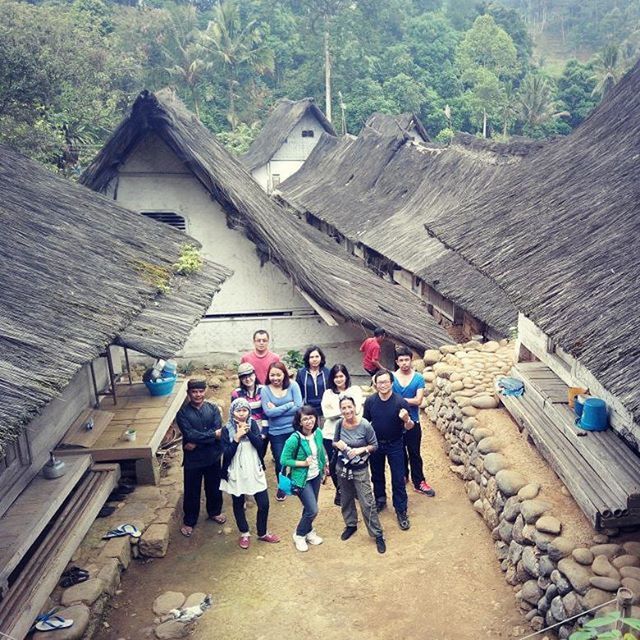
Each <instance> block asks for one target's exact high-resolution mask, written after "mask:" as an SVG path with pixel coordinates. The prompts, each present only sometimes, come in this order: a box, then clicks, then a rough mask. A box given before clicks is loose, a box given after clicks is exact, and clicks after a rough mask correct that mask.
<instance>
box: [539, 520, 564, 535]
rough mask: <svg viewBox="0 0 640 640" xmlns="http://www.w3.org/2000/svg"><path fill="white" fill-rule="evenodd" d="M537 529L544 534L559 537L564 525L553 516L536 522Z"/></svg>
mask: <svg viewBox="0 0 640 640" xmlns="http://www.w3.org/2000/svg"><path fill="white" fill-rule="evenodd" d="M536 529H537V530H538V531H542V533H552V534H554V535H556V536H557V535H558V534H559V533H560V531H561V530H562V523H561V522H560V520H558V518H554V517H553V516H541V517H540V518H538V520H536Z"/></svg>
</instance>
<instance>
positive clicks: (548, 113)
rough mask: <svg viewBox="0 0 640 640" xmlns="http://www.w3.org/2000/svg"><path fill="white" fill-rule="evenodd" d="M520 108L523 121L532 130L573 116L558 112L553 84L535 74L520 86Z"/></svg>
mask: <svg viewBox="0 0 640 640" xmlns="http://www.w3.org/2000/svg"><path fill="white" fill-rule="evenodd" d="M518 106H519V108H520V118H521V120H522V121H523V122H524V123H525V125H528V126H529V127H532V128H533V127H537V126H540V125H542V124H545V123H546V122H548V121H549V120H554V119H556V118H561V117H564V116H568V115H571V114H570V113H569V112H568V111H556V104H555V102H554V100H553V88H552V87H551V84H550V83H549V81H548V80H547V79H546V78H545V77H544V76H541V75H538V74H534V73H532V74H529V75H528V76H527V77H526V78H525V79H524V80H523V82H522V85H521V86H520V93H519V96H518Z"/></svg>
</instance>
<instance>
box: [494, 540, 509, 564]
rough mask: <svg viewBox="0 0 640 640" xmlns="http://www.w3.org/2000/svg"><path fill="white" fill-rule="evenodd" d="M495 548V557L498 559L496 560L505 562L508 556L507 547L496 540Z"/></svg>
mask: <svg viewBox="0 0 640 640" xmlns="http://www.w3.org/2000/svg"><path fill="white" fill-rule="evenodd" d="M495 548H496V557H497V558H498V560H500V561H502V560H505V559H506V558H507V556H508V555H509V545H507V544H505V543H504V542H502V540H498V541H497V542H496V543H495Z"/></svg>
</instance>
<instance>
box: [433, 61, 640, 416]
mask: <svg viewBox="0 0 640 640" xmlns="http://www.w3.org/2000/svg"><path fill="white" fill-rule="evenodd" d="M639 158H640V64H636V66H635V67H634V68H633V69H632V70H631V71H630V72H629V73H628V74H627V76H625V78H624V79H623V80H621V82H620V83H619V85H618V86H617V87H616V88H615V89H614V90H613V92H612V93H611V95H610V96H609V97H608V98H607V99H606V100H605V101H604V102H603V104H601V105H600V107H599V108H598V109H597V110H596V111H595V112H594V113H593V114H592V115H591V116H590V117H589V118H588V119H587V120H586V121H585V122H584V123H583V124H582V125H581V126H580V127H579V128H578V129H577V130H576V131H575V132H574V133H573V134H571V135H570V136H568V137H567V138H564V139H561V140H559V141H556V142H554V143H553V144H550V145H548V146H546V147H545V148H544V149H542V150H541V151H540V152H538V153H536V154H535V155H533V156H532V157H530V158H528V159H527V160H525V161H524V162H522V163H520V164H519V165H514V166H513V167H509V168H508V170H507V171H504V172H502V174H501V175H500V177H499V178H498V179H496V180H495V182H494V183H493V184H492V185H490V186H489V187H488V188H487V189H485V190H483V191H482V192H479V193H478V194H477V195H476V197H475V198H473V199H471V200H469V201H467V202H465V203H464V204H463V205H462V206H460V207H459V208H458V209H457V210H455V211H453V212H449V214H450V215H448V216H444V215H443V216H440V217H438V218H436V219H434V220H432V221H430V223H429V227H430V229H431V230H432V231H433V232H434V233H436V234H437V236H438V237H439V238H441V239H442V240H444V241H445V242H446V243H447V244H448V245H449V246H450V247H452V248H454V249H456V250H457V251H459V252H460V253H461V254H462V255H463V256H465V257H466V258H467V259H469V260H470V261H472V262H473V263H474V264H475V265H476V266H477V267H478V268H479V269H481V270H482V271H483V272H484V273H486V274H487V275H488V276H491V277H492V278H494V279H495V281H496V282H497V283H498V284H499V285H500V286H501V287H503V289H504V290H505V292H506V293H507V294H508V295H509V296H510V297H511V298H512V299H513V301H514V302H515V303H516V305H517V306H518V308H519V309H520V310H521V311H522V312H524V313H525V314H526V315H527V316H528V317H529V318H530V319H531V320H532V321H534V322H535V323H536V324H537V325H538V326H539V327H540V328H542V329H543V330H544V331H545V333H547V334H548V335H550V336H551V337H552V338H553V340H554V341H555V342H556V343H557V344H559V345H560V346H561V347H562V348H563V349H564V350H565V351H567V352H569V353H570V354H572V355H573V356H575V357H577V358H579V359H580V362H581V363H582V364H583V365H584V366H585V367H587V369H589V370H590V371H591V372H592V373H593V374H594V375H595V376H596V377H597V378H598V380H599V381H600V382H601V383H602V384H603V386H604V387H605V388H607V389H608V390H609V391H610V392H612V393H613V394H615V395H616V396H618V397H619V398H620V400H621V401H622V402H623V403H624V404H625V405H626V406H627V407H628V408H629V410H630V411H632V412H633V413H634V415H635V417H636V420H640V393H638V389H637V381H638V380H640V341H639V340H638V335H640V314H639V313H638V309H639V308H640V260H639V259H638V250H639V243H640V211H639V206H640V161H639ZM478 234H481V235H482V237H483V238H484V242H481V243H478V242H474V241H473V239H474V238H475V237H477V236H478Z"/></svg>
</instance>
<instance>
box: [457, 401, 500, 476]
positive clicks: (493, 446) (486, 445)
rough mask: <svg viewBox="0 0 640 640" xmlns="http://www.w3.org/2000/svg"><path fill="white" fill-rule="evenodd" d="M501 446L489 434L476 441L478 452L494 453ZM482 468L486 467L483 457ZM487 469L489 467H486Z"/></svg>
mask: <svg viewBox="0 0 640 640" xmlns="http://www.w3.org/2000/svg"><path fill="white" fill-rule="evenodd" d="M466 408H467V407H465V409H466ZM463 411H464V409H463ZM501 448H502V443H501V442H500V440H499V439H498V438H496V437H495V436H491V437H489V438H484V439H483V440H480V442H478V451H479V452H480V453H485V454H487V453H495V452H496V451H499V450H500V449H501ZM484 468H485V469H487V462H486V459H485V464H484ZM487 471H489V469H487ZM489 473H491V472H490V471H489Z"/></svg>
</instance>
